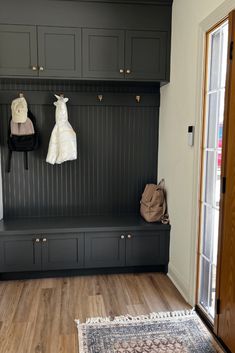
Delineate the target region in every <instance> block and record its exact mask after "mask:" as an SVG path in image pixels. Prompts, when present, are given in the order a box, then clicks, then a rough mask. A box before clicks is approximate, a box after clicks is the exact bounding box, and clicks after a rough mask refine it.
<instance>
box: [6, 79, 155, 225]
mask: <svg viewBox="0 0 235 353" xmlns="http://www.w3.org/2000/svg"><path fill="white" fill-rule="evenodd" d="M36 87H37V86H36ZM53 87H54V86H52V85H50V86H45V87H44V89H45V90H50V91H51V90H52V92H53ZM67 87H68V86H66V88H67ZM40 88H41V86H40ZM28 89H30V86H29V87H28ZM87 91H89V86H88V87H87ZM137 92H138V91H137ZM64 93H65V95H66V92H64ZM158 94H159V92H158ZM143 100H144V97H143ZM10 103H11V102H10V101H9V104H6V105H5V104H4V105H0V115H1V119H0V144H1V151H2V158H1V163H2V179H3V204H4V217H5V218H6V219H7V218H21V217H34V216H36V217H46V216H47V217H53V216H77V215H103V214H125V213H127V214H133V213H138V212H139V200H140V198H141V194H142V192H143V189H144V186H145V184H146V183H149V182H155V181H156V179H157V149H158V147H157V146H158V113H159V109H158V107H144V106H139V105H136V106H105V105H102V106H93V105H88V106H80V102H79V101H77V105H76V103H75V102H74V103H73V104H74V105H72V106H70V104H69V102H68V111H69V120H70V122H71V124H72V126H73V128H74V130H75V131H76V133H77V138H78V159H77V160H76V161H72V162H66V163H63V164H62V165H56V166H52V165H49V164H47V163H46V162H45V159H46V155H47V149H48V143H49V138H50V134H51V131H52V129H53V126H54V120H55V117H54V114H55V109H54V107H53V105H52V104H51V105H41V104H33V105H31V104H30V101H29V102H28V103H29V108H30V109H31V111H32V112H33V113H34V115H35V116H36V119H37V124H38V128H39V131H40V135H41V147H40V149H39V150H38V151H34V152H30V153H29V170H28V171H26V170H24V164H23V156H22V154H21V153H13V159H12V169H11V173H9V174H7V173H6V172H5V170H6V162H7V154H8V149H7V130H8V121H9V117H10V114H11V112H10ZM35 103H37V102H35Z"/></svg>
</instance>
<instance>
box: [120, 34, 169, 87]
mask: <svg viewBox="0 0 235 353" xmlns="http://www.w3.org/2000/svg"><path fill="white" fill-rule="evenodd" d="M167 44H168V42H167V32H156V31H126V43H125V49H126V50H125V73H126V77H127V78H129V79H135V80H152V81H153V80H166V66H167V49H168V48H167Z"/></svg>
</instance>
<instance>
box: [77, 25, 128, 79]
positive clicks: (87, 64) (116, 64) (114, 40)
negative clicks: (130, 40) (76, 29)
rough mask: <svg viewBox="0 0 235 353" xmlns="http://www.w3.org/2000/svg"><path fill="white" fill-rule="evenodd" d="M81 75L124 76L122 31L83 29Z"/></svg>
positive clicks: (90, 76)
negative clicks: (122, 71) (121, 71)
mask: <svg viewBox="0 0 235 353" xmlns="http://www.w3.org/2000/svg"><path fill="white" fill-rule="evenodd" d="M82 39H83V77H88V78H103V79H112V78H113V79H114V78H124V73H120V69H124V31H119V30H109V29H84V30H83V31H82Z"/></svg>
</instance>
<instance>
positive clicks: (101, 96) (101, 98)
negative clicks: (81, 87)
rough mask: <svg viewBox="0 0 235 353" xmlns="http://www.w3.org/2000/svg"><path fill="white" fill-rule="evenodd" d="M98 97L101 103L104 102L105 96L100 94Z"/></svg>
mask: <svg viewBox="0 0 235 353" xmlns="http://www.w3.org/2000/svg"><path fill="white" fill-rule="evenodd" d="M97 97H98V99H99V101H100V102H102V100H103V94H98V96H97Z"/></svg>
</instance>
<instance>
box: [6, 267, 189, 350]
mask: <svg viewBox="0 0 235 353" xmlns="http://www.w3.org/2000/svg"><path fill="white" fill-rule="evenodd" d="M188 307H189V306H188V305H187V304H186V302H185V301H184V299H183V298H182V296H181V295H180V293H179V292H178V291H177V289H176V288H175V287H174V285H173V284H172V283H171V281H170V280H169V278H168V277H167V276H165V275H163V274H158V273H146V274H122V275H98V276H81V277H71V278H68V277H66V278H54V279H39V280H22V281H9V282H8V281H6V282H0V353H78V343H77V331H76V326H75V323H74V319H75V318H77V319H79V320H81V321H85V319H86V318H87V317H94V316H117V315H125V314H131V315H141V314H147V313H150V312H153V311H169V310H181V309H185V308H188Z"/></svg>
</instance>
